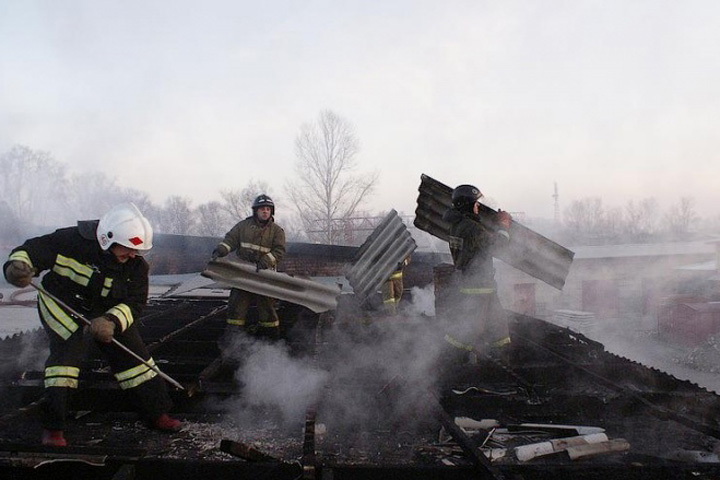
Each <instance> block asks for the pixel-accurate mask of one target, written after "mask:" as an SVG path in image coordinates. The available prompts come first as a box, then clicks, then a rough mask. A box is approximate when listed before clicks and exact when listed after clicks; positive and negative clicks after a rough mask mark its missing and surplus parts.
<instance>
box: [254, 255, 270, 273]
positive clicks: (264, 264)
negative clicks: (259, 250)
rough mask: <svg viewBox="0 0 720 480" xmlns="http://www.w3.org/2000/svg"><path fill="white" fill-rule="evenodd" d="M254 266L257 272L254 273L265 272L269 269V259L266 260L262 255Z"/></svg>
mask: <svg viewBox="0 0 720 480" xmlns="http://www.w3.org/2000/svg"><path fill="white" fill-rule="evenodd" d="M255 265H256V266H257V270H255V271H256V272H259V271H260V270H267V269H268V268H270V259H269V258H267V255H263V256H262V257H260V259H259V260H258V261H257V262H256V263H255Z"/></svg>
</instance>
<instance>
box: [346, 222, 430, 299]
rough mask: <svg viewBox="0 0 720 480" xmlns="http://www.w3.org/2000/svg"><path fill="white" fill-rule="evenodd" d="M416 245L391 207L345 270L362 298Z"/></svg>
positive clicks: (379, 284)
mask: <svg viewBox="0 0 720 480" xmlns="http://www.w3.org/2000/svg"><path fill="white" fill-rule="evenodd" d="M416 248H417V244H416V243H415V240H413V238H412V235H410V232H409V231H408V229H407V227H406V226H405V224H404V223H403V221H402V219H401V218H400V216H399V215H398V213H397V212H396V211H395V210H391V211H390V213H388V214H387V216H386V217H385V218H384V219H383V221H382V222H381V223H380V225H378V226H377V227H376V228H375V230H373V232H372V233H371V234H370V236H368V238H367V239H366V240H365V243H363V244H362V246H361V247H360V249H359V250H358V251H357V253H356V254H355V259H354V260H353V263H352V265H351V267H350V268H349V269H348V271H347V272H346V273H345V276H346V277H347V279H348V281H349V282H350V285H352V287H353V290H354V291H355V295H356V296H357V297H358V298H359V299H360V300H361V301H362V300H364V299H366V298H367V297H368V296H369V295H371V294H372V293H374V292H376V291H377V290H378V289H379V288H380V287H381V286H382V284H383V282H384V281H385V280H387V279H388V277H390V274H392V273H393V272H394V271H395V269H396V268H397V264H398V263H399V262H402V261H403V260H404V259H405V257H407V256H408V255H410V254H411V253H412V252H413V251H415V249H416Z"/></svg>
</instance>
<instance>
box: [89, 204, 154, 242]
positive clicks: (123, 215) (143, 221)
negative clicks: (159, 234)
mask: <svg viewBox="0 0 720 480" xmlns="http://www.w3.org/2000/svg"><path fill="white" fill-rule="evenodd" d="M96 236H97V241H98V243H99V244H100V248H102V249H103V250H107V249H108V248H110V247H111V246H112V244H114V243H117V244H118V245H122V246H124V247H127V248H130V249H133V250H136V251H138V252H146V251H148V250H150V249H151V248H152V239H153V230H152V227H151V226H150V222H149V221H148V219H147V218H145V217H144V216H143V214H142V213H140V210H138V208H137V207H136V206H135V204H133V203H123V204H121V205H118V206H116V207H115V208H113V209H112V210H110V211H109V212H107V213H106V214H105V215H103V216H102V218H101V219H100V221H99V223H98V227H97V231H96Z"/></svg>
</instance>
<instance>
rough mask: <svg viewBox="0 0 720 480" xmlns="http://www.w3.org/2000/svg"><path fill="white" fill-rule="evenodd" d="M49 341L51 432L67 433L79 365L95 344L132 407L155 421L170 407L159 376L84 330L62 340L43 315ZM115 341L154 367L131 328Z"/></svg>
mask: <svg viewBox="0 0 720 480" xmlns="http://www.w3.org/2000/svg"><path fill="white" fill-rule="evenodd" d="M40 318H41V321H42V324H43V328H44V329H45V332H46V333H47V335H48V339H49V342H50V355H49V356H48V358H47V360H46V362H45V404H44V411H43V418H42V423H43V426H44V427H45V428H46V429H48V430H64V429H65V425H66V423H67V416H68V409H69V405H70V400H71V396H72V394H73V393H74V392H75V391H76V390H77V388H78V381H79V377H80V365H81V363H82V361H83V360H84V358H85V357H86V356H87V354H88V351H89V349H90V348H92V346H93V344H94V345H96V346H97V347H98V348H99V349H100V351H101V352H102V353H103V354H104V356H105V357H106V358H107V360H108V363H109V365H110V369H111V370H112V372H113V374H114V375H115V379H116V380H117V381H118V384H119V385H120V388H121V390H123V391H126V392H127V393H128V398H129V400H130V401H131V402H132V405H131V406H132V407H133V409H134V410H135V411H137V412H139V413H140V416H141V417H142V418H143V419H144V420H147V421H152V420H154V419H156V418H157V417H159V416H160V415H161V414H163V413H165V412H167V411H168V410H170V408H171V406H172V405H171V401H170V397H169V395H168V393H167V387H166V385H165V383H164V381H163V380H162V378H161V377H159V376H157V373H156V372H155V371H153V370H152V369H151V368H149V367H148V366H147V365H144V364H143V363H141V362H140V361H138V360H137V359H135V358H133V357H132V356H131V355H129V354H128V353H127V352H125V351H123V350H122V349H120V348H119V347H118V346H117V345H114V344H112V343H99V342H95V341H94V339H93V338H92V337H91V336H90V335H89V334H88V335H85V334H84V333H83V329H82V328H78V329H77V330H75V331H74V332H73V333H72V334H71V335H70V336H69V337H67V338H66V339H63V338H62V337H61V336H60V335H58V334H57V333H56V332H55V331H54V330H53V329H52V328H51V327H50V326H49V325H48V324H47V323H46V322H45V319H44V318H43V316H42V314H41V316H40ZM115 338H116V339H117V340H118V341H119V342H120V343H122V344H123V345H125V346H126V347H128V348H129V349H130V350H132V351H133V352H134V353H136V354H138V355H139V356H140V357H141V358H142V359H144V360H146V362H147V363H149V364H150V365H154V360H153V359H152V357H150V355H149V353H148V351H147V348H146V347H145V344H144V343H143V341H142V338H141V337H140V333H139V332H138V330H137V327H136V326H135V325H131V326H130V327H128V329H127V330H125V331H124V332H122V333H120V334H117V335H116V336H115Z"/></svg>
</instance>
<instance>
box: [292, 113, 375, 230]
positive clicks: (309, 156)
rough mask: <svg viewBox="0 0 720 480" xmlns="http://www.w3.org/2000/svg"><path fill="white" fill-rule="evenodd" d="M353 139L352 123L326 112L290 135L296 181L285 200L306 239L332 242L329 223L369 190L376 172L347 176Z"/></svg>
mask: <svg viewBox="0 0 720 480" xmlns="http://www.w3.org/2000/svg"><path fill="white" fill-rule="evenodd" d="M359 150H360V147H359V142H358V139H357V137H356V135H355V130H354V128H353V126H352V125H351V124H350V123H349V122H348V121H347V120H345V119H343V118H342V117H340V116H338V115H337V114H335V113H334V112H332V111H330V110H325V111H323V112H321V113H320V115H319V117H318V119H317V122H316V123H312V124H304V125H303V126H302V127H301V129H300V133H299V135H298V136H297V138H296V139H295V155H296V158H297V162H296V166H295V169H296V172H297V180H296V181H294V182H290V183H289V184H288V191H289V192H290V198H291V200H292V201H293V204H294V205H295V208H296V209H297V212H298V214H299V216H300V219H301V221H302V223H303V226H304V228H305V230H306V232H307V233H308V237H310V239H311V240H316V241H320V242H322V243H329V244H335V243H338V242H339V240H340V239H341V238H342V232H341V231H338V230H337V229H336V228H334V227H333V221H334V220H339V219H344V218H347V217H350V216H351V215H352V214H353V213H354V212H355V210H356V209H357V208H358V206H359V205H360V204H361V202H362V201H363V200H364V199H365V198H366V197H367V195H368V194H369V193H370V192H371V191H372V190H373V188H374V186H375V184H376V182H377V178H378V174H377V172H374V173H370V174H365V175H353V171H354V169H355V167H356V163H357V162H356V155H357V153H358V152H359Z"/></svg>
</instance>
